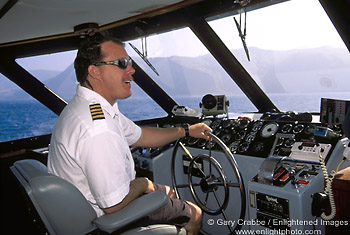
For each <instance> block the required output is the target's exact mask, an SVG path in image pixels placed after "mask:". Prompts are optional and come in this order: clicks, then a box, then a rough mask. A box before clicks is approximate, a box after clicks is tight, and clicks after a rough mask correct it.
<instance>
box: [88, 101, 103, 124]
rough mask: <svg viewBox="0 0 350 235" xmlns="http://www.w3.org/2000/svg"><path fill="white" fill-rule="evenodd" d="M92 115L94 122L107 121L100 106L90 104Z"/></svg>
mask: <svg viewBox="0 0 350 235" xmlns="http://www.w3.org/2000/svg"><path fill="white" fill-rule="evenodd" d="M90 113H91V117H92V120H93V121H95V120H98V119H105V116H104V114H103V111H102V108H101V105H100V104H90Z"/></svg>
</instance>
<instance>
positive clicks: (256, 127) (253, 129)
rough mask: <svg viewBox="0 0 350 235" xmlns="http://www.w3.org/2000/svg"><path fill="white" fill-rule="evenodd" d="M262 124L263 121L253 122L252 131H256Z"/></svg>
mask: <svg viewBox="0 0 350 235" xmlns="http://www.w3.org/2000/svg"><path fill="white" fill-rule="evenodd" d="M262 126H263V122H260V121H258V122H256V123H254V125H253V128H252V131H253V132H257V131H259V130H260V129H261V127H262Z"/></svg>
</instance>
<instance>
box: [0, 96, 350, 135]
mask: <svg viewBox="0 0 350 235" xmlns="http://www.w3.org/2000/svg"><path fill="white" fill-rule="evenodd" d="M321 97H324V98H333V99H342V100H350V93H334V94H332V93H327V94H321V93H313V94H272V95H270V98H271V100H272V101H273V102H274V103H275V105H276V106H277V107H278V108H279V109H280V110H282V111H297V112H319V110H320V100H321ZM227 99H228V100H229V103H230V105H229V107H228V111H229V113H244V112H256V111H257V110H256V108H255V107H254V106H253V104H252V103H251V102H250V101H249V100H248V99H247V98H246V97H245V96H243V95H233V96H228V97H227ZM174 100H175V101H176V102H177V103H178V104H180V105H185V106H188V107H190V108H194V109H199V103H200V102H201V97H175V98H174ZM119 108H120V110H121V112H123V113H124V114H125V115H126V116H127V117H128V118H130V119H131V120H134V121H136V120H143V119H150V118H155V117H162V116H166V115H167V114H166V112H165V111H164V110H162V109H161V108H160V107H159V106H158V105H157V104H156V103H155V102H154V101H153V100H150V99H145V98H138V97H137V98H132V99H131V98H130V99H126V100H123V101H121V102H119ZM0 109H1V111H2V112H0V142H4V141H10V140H15V139H21V138H27V137H32V136H37V135H44V134H49V133H51V132H52V129H53V127H54V125H55V123H56V120H57V115H56V114H54V113H53V112H52V111H51V110H49V109H48V108H47V107H45V106H44V105H42V104H41V103H39V102H38V101H35V100H31V101H0Z"/></svg>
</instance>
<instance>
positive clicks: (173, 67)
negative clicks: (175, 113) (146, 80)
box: [126, 28, 257, 113]
mask: <svg viewBox="0 0 350 235" xmlns="http://www.w3.org/2000/svg"><path fill="white" fill-rule="evenodd" d="M175 39H181V40H175ZM129 43H131V44H132V46H130V45H129ZM133 47H136V49H137V50H138V51H139V52H140V53H142V54H143V55H147V59H148V61H149V62H150V63H151V65H152V66H153V67H154V68H155V70H156V72H157V73H158V74H159V76H158V75H157V73H156V72H155V71H154V70H153V69H152V68H151V67H150V66H149V65H147V63H146V62H145V61H144V60H143V59H141V57H140V56H139V55H138V53H137V52H136V51H135V49H134V48H133ZM126 48H127V51H128V53H129V55H130V56H131V57H132V58H133V59H134V60H135V61H136V63H137V64H138V65H139V66H140V67H141V68H142V69H143V70H144V71H146V72H147V73H148V75H149V76H150V77H151V78H152V79H153V80H155V82H156V83H157V84H158V85H159V86H160V87H161V88H162V89H163V90H165V92H167V93H168V94H169V95H170V96H171V97H172V98H173V99H174V100H175V101H176V102H177V103H178V104H179V105H182V106H187V107H190V108H193V109H200V108H199V103H200V102H201V100H202V97H203V96H205V95H206V94H212V95H226V96H227V99H228V100H229V101H230V106H229V107H228V108H229V112H235V113H237V112H254V111H256V110H257V109H256V108H255V107H254V106H253V104H252V103H251V102H250V101H249V100H248V98H247V97H246V96H245V95H244V94H243V92H242V91H241V90H240V89H239V87H238V86H237V85H236V84H235V83H234V81H233V80H232V79H231V78H230V77H229V75H228V74H227V73H226V72H225V70H224V69H223V68H222V67H221V66H220V64H219V63H218V62H217V61H216V60H215V58H214V57H213V56H212V55H211V54H210V53H209V51H208V50H207V49H206V48H205V46H204V45H203V44H202V42H200V41H199V39H198V38H197V37H196V36H195V35H194V33H193V32H192V31H191V30H190V29H189V28H182V29H178V30H174V31H170V32H167V33H163V34H158V35H153V36H150V37H147V38H146V39H137V40H132V41H129V42H127V46H126Z"/></svg>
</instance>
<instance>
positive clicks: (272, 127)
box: [260, 122, 278, 138]
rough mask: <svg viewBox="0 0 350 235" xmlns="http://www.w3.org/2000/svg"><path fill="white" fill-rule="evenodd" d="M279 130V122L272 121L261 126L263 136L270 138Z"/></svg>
mask: <svg viewBox="0 0 350 235" xmlns="http://www.w3.org/2000/svg"><path fill="white" fill-rule="evenodd" d="M277 131H278V124H277V123H276V122H270V123H268V124H266V125H265V126H263V127H262V128H261V130H260V135H261V137H263V138H268V137H271V136H273V135H275V134H276V132H277Z"/></svg>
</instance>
